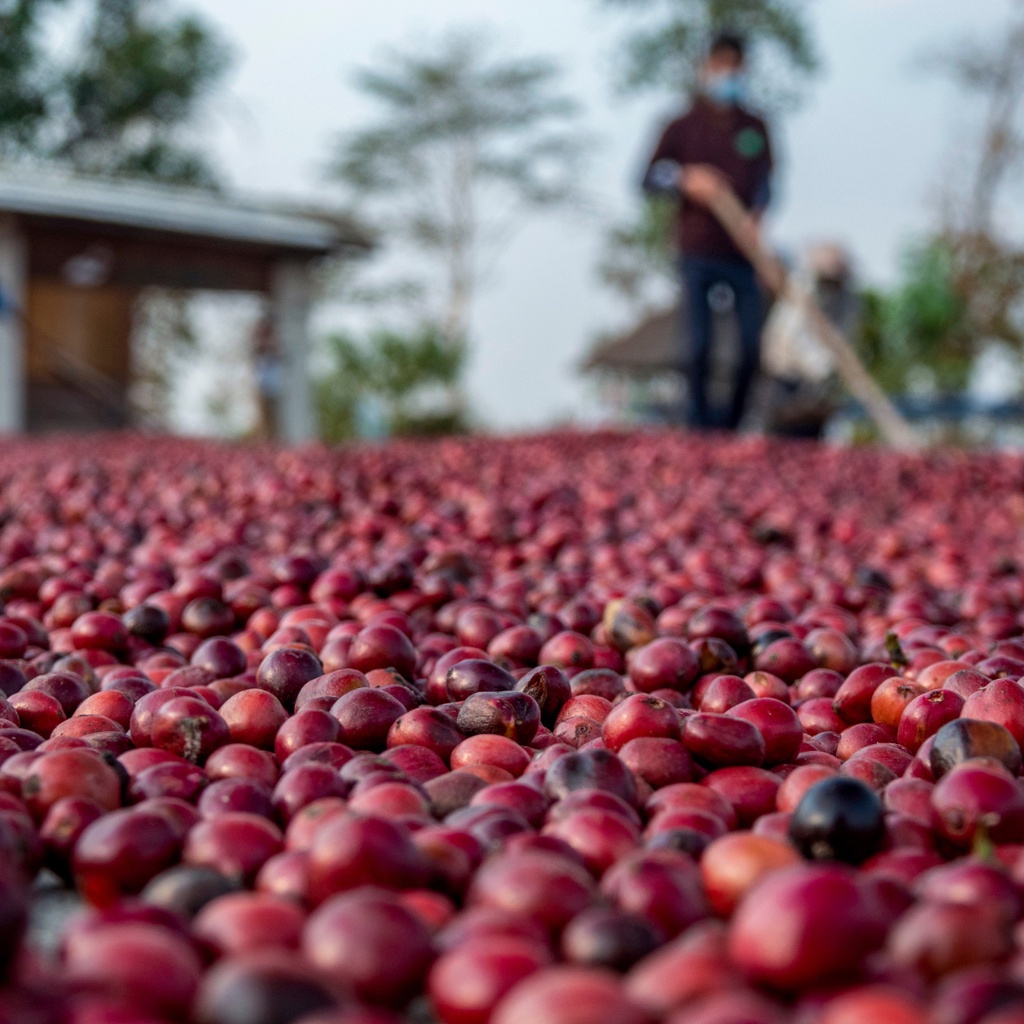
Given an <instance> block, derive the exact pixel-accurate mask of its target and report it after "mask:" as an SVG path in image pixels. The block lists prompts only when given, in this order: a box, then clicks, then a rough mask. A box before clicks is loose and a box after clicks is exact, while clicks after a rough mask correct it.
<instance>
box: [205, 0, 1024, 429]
mask: <svg viewBox="0 0 1024 1024" xmlns="http://www.w3.org/2000/svg"><path fill="white" fill-rule="evenodd" d="M1010 3H1011V0H812V2H811V3H810V4H809V7H810V9H811V12H812V16H813V24H814V28H815V32H816V36H817V39H818V43H819V48H820V52H821V55H822V57H823V67H822V71H821V74H820V75H819V77H818V78H817V79H816V80H815V81H814V82H812V83H811V85H810V88H809V90H808V97H807V100H806V102H805V104H804V106H803V108H802V109H801V110H800V111H799V112H798V113H797V114H794V115H790V116H789V117H787V119H786V120H785V121H784V122H781V123H777V124H776V125H775V126H774V127H775V133H776V136H777V138H778V144H777V145H778V148H779V150H780V152H781V155H782V166H781V168H780V178H779V182H778V187H777V194H778V204H777V207H776V209H775V211H774V213H773V216H772V220H771V227H770V233H771V237H772V238H773V240H774V241H775V242H776V243H777V244H778V245H779V246H782V247H785V248H786V249H788V250H799V248H800V247H801V246H803V245H805V244H806V243H807V242H809V241H813V240H817V239H823V238H829V239H837V240H840V241H843V242H844V243H846V244H847V245H848V247H849V248H850V249H851V250H852V252H853V253H854V254H855V256H856V258H857V260H858V264H859V267H860V269H861V272H862V275H863V276H864V277H865V278H867V279H870V280H873V281H880V282H884V281H887V280H891V279H892V276H893V274H894V271H895V268H896V266H897V265H898V258H899V254H900V251H901V248H902V247H903V246H904V245H905V244H906V241H907V240H908V239H910V238H913V236H914V235H915V233H916V232H920V231H921V230H922V229H924V228H926V227H927V225H928V223H929V217H930V214H931V212H932V210H933V206H934V203H935V200H936V193H937V189H938V187H939V186H940V185H941V183H942V181H943V180H944V178H946V177H947V176H948V175H950V174H953V173H955V171H956V166H957V162H958V160H960V159H962V154H963V153H964V150H965V142H967V141H968V140H969V139H970V136H969V134H968V128H969V125H970V118H969V115H970V113H971V111H970V108H969V107H968V106H966V104H965V103H964V102H963V101H962V99H960V98H958V97H956V96H955V95H954V94H953V93H952V92H951V91H950V90H949V89H948V88H947V87H945V86H944V85H943V84H942V83H941V82H940V81H938V80H937V79H935V78H933V77H930V76H928V75H925V74H922V73H921V71H920V70H919V69H918V68H917V67H916V66H915V59H916V58H918V57H919V56H920V55H921V53H922V52H923V51H926V50H927V49H928V48H929V47H931V46H935V45H941V44H943V43H948V42H950V41H955V40H956V39H957V38H958V37H961V36H963V35H964V34H966V33H976V32H982V33H983V32H984V31H985V30H986V29H989V30H991V29H993V28H994V27H995V26H998V25H999V24H1000V23H1001V21H1002V19H1003V18H1004V17H1005V14H1006V12H1007V10H1008V9H1009V6H1010ZM190 6H192V7H193V8H198V9H200V10H201V11H203V12H204V13H205V14H206V16H207V17H208V18H209V19H210V20H211V21H212V22H213V23H214V24H216V25H217V26H219V28H220V29H221V30H222V32H223V34H224V35H225V36H226V37H227V38H228V39H229V40H231V41H232V44H233V46H234V48H235V53H236V65H235V68H234V70H233V72H232V74H231V76H230V78H229V80H228V83H227V89H226V92H225V95H223V96H222V98H221V99H220V100H218V101H217V103H216V105H215V108H214V110H213V111H212V113H211V131H212V132H213V135H214V138H215V143H216V151H217V153H218V156H219V159H220V162H221V164H222V166H223V167H224V169H225V171H226V172H227V174H228V176H229V178H230V180H231V181H232V182H233V184H234V185H235V186H236V187H238V188H240V189H243V190H246V191H256V192H268V193H276V194H288V195H298V196H303V197H310V196H312V197H315V198H320V199H324V198H327V197H328V196H329V190H325V186H324V181H323V178H324V164H325V161H326V158H327V154H328V151H329V147H330V143H331V140H332V139H333V138H334V137H336V136H337V134H338V133H339V132H340V131H342V130H344V129H346V128H350V127H352V126H355V125H358V124H359V123H360V121H361V119H363V118H364V117H365V116H366V114H367V109H366V107H365V106H364V105H363V104H362V103H361V101H360V99H359V97H358V96H357V95H356V94H355V93H354V91H353V89H352V87H351V75H352V71H353V70H354V69H355V68H356V67H358V66H360V65H365V64H367V63H368V62H370V61H372V59H373V57H374V56H375V55H377V54H378V53H379V52H380V50H381V49H382V48H385V47H387V46H389V45H397V46H400V47H412V46H415V45H416V43H417V42H421V41H422V40H423V39H424V38H429V37H431V36H435V37H436V36H437V35H438V34H439V33H440V32H441V31H442V30H444V29H446V28H448V27H451V26H458V25H465V26H487V27H491V28H493V29H494V30H495V32H496V34H497V37H498V38H499V39H500V40H502V41H504V42H505V43H507V45H508V48H509V50H510V51H511V52H517V53H530V54H533V53H543V54H547V55H550V56H553V57H556V58H558V59H560V60H561V61H562V62H563V64H564V65H565V67H566V70H567V72H568V76H569V77H568V83H567V84H568V85H569V87H570V88H571V89H572V91H574V92H575V93H576V94H577V95H578V96H579V98H580V99H581V100H582V102H583V103H584V106H585V108H586V112H587V117H588V121H589V126H590V127H591V129H592V130H593V131H594V132H595V134H596V136H597V138H598V145H597V147H596V149H595V152H594V154H593V159H592V163H591V176H590V180H589V188H590V191H591V193H592V194H593V196H594V197H595V205H596V209H597V211H598V213H599V216H594V217H591V218H579V217H575V218H569V217H559V218H548V219H545V220H542V221H535V222H533V223H531V224H529V225H528V226H527V227H526V228H525V229H524V230H523V231H522V233H521V234H520V235H519V236H518V237H517V239H516V240H515V242H514V243H513V244H512V246H511V247H510V249H509V250H508V252H507V254H506V256H505V258H504V259H503V260H502V263H501V265H500V267H499V268H498V273H497V275H496V277H495V279H494V281H493V282H492V283H491V285H490V286H489V288H488V289H487V291H486V292H485V293H484V294H482V295H481V296H480V299H479V302H478V303H477V307H476V309H475V310H474V318H473V342H474V354H473V359H472V364H471V369H470V391H471V399H472V401H473V403H474V405H475V407H476V409H477V410H478V412H479V414H480V416H481V418H482V419H483V421H484V422H485V423H487V424H488V425H491V426H494V427H499V428H516V427H532V426H537V425H541V424H544V423H548V422H552V421H553V420H556V419H562V418H566V417H568V416H579V415H580V414H581V413H582V414H585V412H586V410H587V408H588V404H589V403H588V401H587V391H586V387H585V385H584V384H582V383H581V381H580V379H579V377H578V376H577V374H576V372H575V365H576V364H577V363H578V362H579V360H580V359H581V358H582V356H583V354H584V353H585V352H586V350H587V348H588V346H589V345H590V344H591V343H592V341H593V339H594V337H595V336H596V335H597V334H600V333H602V332H605V331H607V330H608V329H609V328H612V327H615V326H617V325H621V324H622V316H623V310H622V309H621V307H619V306H618V305H617V304H616V303H615V302H614V301H613V300H612V299H611V298H610V297H608V296H607V295H605V294H603V293H602V291H601V289H600V285H599V283H598V282H597V280H596V277H595V273H594V265H595V262H596V258H597V254H598V251H599V248H600V239H601V230H602V223H607V222H608V220H611V219H614V218H615V217H616V215H621V214H622V213H624V212H626V211H628V210H629V209H630V204H631V203H632V202H633V200H634V189H635V187H636V178H637V173H638V169H639V166H640V164H641V163H642V162H643V160H644V159H645V158H646V155H647V150H648V147H649V146H650V145H651V142H652V139H653V136H654V135H655V134H656V132H657V130H658V129H659V127H660V126H661V125H662V124H663V123H664V121H665V120H666V118H667V117H668V116H669V115H670V114H671V113H672V112H673V111H672V105H671V103H667V102H666V101H665V99H664V97H661V98H659V97H656V96H655V97H652V96H647V97H641V98H638V99H634V100H630V101H629V102H625V101H623V100H622V99H621V98H617V97H616V96H615V94H614V91H613V89H612V86H611V80H612V77H613V66H614V65H613V55H614V42H615V39H616V38H617V35H616V29H617V27H619V26H620V25H621V19H616V21H614V22H613V20H612V19H610V18H609V17H608V15H607V14H606V13H605V12H602V11H601V10H600V9H599V4H598V3H597V2H596V0H516V2H515V3H507V2H498V0H430V2H429V3H426V2H423V0H359V2H356V0H288V2H287V3H284V2H282V0H191V2H190ZM335 316H336V313H335V312H334V311H331V310H329V309H328V310H325V311H324V312H323V314H322V316H321V318H320V319H321V322H322V324H323V325H326V324H329V322H330V321H331V320H332V319H333V318H334V317H335Z"/></svg>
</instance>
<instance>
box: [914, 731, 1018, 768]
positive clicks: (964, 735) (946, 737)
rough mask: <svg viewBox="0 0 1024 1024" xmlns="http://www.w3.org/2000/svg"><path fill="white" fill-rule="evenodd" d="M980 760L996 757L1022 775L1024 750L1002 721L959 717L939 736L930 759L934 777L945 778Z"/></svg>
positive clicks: (936, 735)
mask: <svg viewBox="0 0 1024 1024" xmlns="http://www.w3.org/2000/svg"><path fill="white" fill-rule="evenodd" d="M977 757H989V758H992V759H993V760H996V761H998V762H999V763H1000V764H1002V765H1003V766H1004V767H1005V768H1006V769H1007V771H1009V773H1010V774H1011V775H1019V774H1020V770H1021V753H1020V747H1019V746H1018V744H1017V741H1016V740H1015V739H1014V738H1013V734H1012V733H1011V732H1010V730H1009V729H1007V728H1006V726H1004V725H1000V724H999V723H998V722H984V721H981V720H980V719H977V718H956V719H954V720H953V721H952V722H947V723H946V724H945V725H944V726H943V727H942V728H941V729H940V730H939V731H938V732H937V733H936V734H935V739H934V740H933V741H932V749H931V760H930V763H931V769H932V774H933V775H934V776H935V778H936V779H941V778H942V776H943V775H945V774H946V772H948V771H949V770H950V769H952V768H955V767H956V766H957V765H958V764H963V762H964V761H970V760H971V759H972V758H977Z"/></svg>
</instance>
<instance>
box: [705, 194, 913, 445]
mask: <svg viewBox="0 0 1024 1024" xmlns="http://www.w3.org/2000/svg"><path fill="white" fill-rule="evenodd" d="M708 206H709V208H710V209H711V212H712V213H714V215H715V216H716V217H717V218H718V219H719V221H721V223H722V226H723V227H724V228H725V229H726V231H728V232H729V234H730V235H731V236H732V238H733V240H734V241H735V242H736V244H737V246H739V248H740V250H741V251H742V252H743V253H744V254H745V255H746V257H747V259H749V260H750V262H751V263H752V264H753V265H754V269H755V270H756V271H757V273H758V275H759V276H760V277H761V279H762V280H763V281H764V283H765V284H766V285H767V286H768V287H769V288H770V289H771V290H772V291H773V292H774V293H775V294H776V295H778V296H779V297H780V298H784V299H787V300H789V301H790V302H792V303H793V304H794V305H796V306H797V308H798V309H800V311H801V312H802V313H803V314H804V316H805V317H806V318H807V322H808V323H809V324H810V326H811V328H812V330H813V331H814V332H815V334H817V335H818V338H819V339H820V341H821V343H822V344H823V345H824V346H825V348H827V349H828V350H829V352H830V353H831V354H832V357H833V358H834V359H835V362H836V369H837V371H838V373H839V376H840V377H841V378H842V380H843V383H844V384H845V385H846V387H847V389H848V390H849V392H850V394H852V395H853V396H854V398H856V399H857V400H858V401H859V402H860V403H861V405H863V406H864V409H865V410H866V412H867V414H868V415H869V416H870V417H871V419H872V420H874V422H875V425H876V426H877V427H878V430H879V433H881V435H882V437H883V438H884V439H885V440H886V441H887V442H888V443H889V444H891V445H892V446H893V447H894V448H920V447H921V446H922V444H923V442H922V439H921V437H920V435H919V434H918V433H917V431H916V430H914V428H913V427H912V426H911V425H910V424H909V423H908V422H907V420H906V419H904V417H903V416H902V415H901V413H900V411H899V410H898V409H897V408H896V406H895V405H893V403H892V401H891V399H890V398H889V396H888V395H887V394H886V393H885V392H884V391H883V390H882V389H881V388H880V387H879V386H878V383H877V381H876V380H875V379H874V377H872V376H871V374H870V373H868V371H867V369H865V367H864V364H863V363H862V362H861V361H860V359H859V358H858V356H857V353H856V352H854V350H853V348H852V346H851V345H850V343H849V342H848V341H847V340H846V338H844V337H843V335H842V334H841V333H840V331H839V330H838V329H837V328H836V327H835V325H834V324H833V323H832V322H831V321H830V320H829V319H828V317H827V316H825V314H824V312H823V311H822V309H821V307H820V306H819V305H818V303H817V301H816V300H815V298H814V296H813V295H812V294H811V293H810V292H809V291H808V290H807V289H806V288H804V287H803V286H802V285H801V284H800V283H799V282H798V281H797V280H796V279H795V278H794V277H793V276H792V275H790V274H789V273H787V272H786V269H785V267H783V265H782V264H781V263H780V262H779V260H777V259H776V258H775V257H774V256H773V255H772V254H771V253H769V252H768V250H767V249H766V248H765V247H764V246H763V245H762V244H761V239H760V234H759V232H758V230H757V225H756V224H755V223H754V220H753V218H752V217H751V216H750V213H749V211H748V210H747V209H746V208H745V207H744V206H743V204H742V203H741V202H740V200H739V199H738V198H737V196H736V194H735V193H734V192H733V191H732V189H730V188H729V187H728V186H726V187H724V188H721V189H719V190H718V191H717V193H716V194H715V196H714V198H713V199H712V200H711V201H710V202H709V203H708Z"/></svg>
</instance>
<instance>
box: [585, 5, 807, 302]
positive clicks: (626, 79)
mask: <svg viewBox="0 0 1024 1024" xmlns="http://www.w3.org/2000/svg"><path fill="white" fill-rule="evenodd" d="M597 2H598V3H600V4H601V5H602V6H604V7H607V8H612V9H618V10H621V11H623V12H629V14H630V25H631V26H632V25H635V24H637V23H641V24H642V27H640V28H631V29H630V31H629V32H628V34H627V35H626V37H625V40H624V43H623V47H622V65H621V73H620V80H619V86H620V88H621V89H622V90H623V91H627V92H635V91H638V90H643V89H655V90H658V91H661V92H665V93H668V94H669V95H670V96H671V97H673V98H681V97H685V96H689V95H692V94H693V92H694V90H695V89H696V86H697V72H698V69H699V67H700V63H701V60H702V58H703V56H704V53H705V51H706V48H707V45H708V42H709V41H710V39H711V38H712V36H713V35H714V34H715V33H716V32H719V31H723V30H726V29H728V30H730V31H736V32H739V33H741V34H743V35H745V36H746V37H747V39H748V40H749V42H750V44H751V46H752V49H753V51H754V55H755V58H756V59H755V60H754V61H753V62H752V63H753V70H754V76H755V88H754V91H755V93H756V94H757V95H758V96H760V97H761V98H762V100H763V103H764V105H765V106H768V107H770V108H774V109H786V108H789V107H792V106H794V105H795V104H796V103H797V101H798V99H799V96H800V87H801V85H802V84H803V82H804V80H806V78H807V77H808V76H810V75H811V74H812V73H813V72H814V71H815V69H816V68H817V65H818V61H817V56H816V54H815V49H814V45H813V41H812V37H811V30H810V27H809V25H808V22H807V14H806V11H807V6H808V2H807V0H597ZM643 19H645V20H643ZM674 217H675V204H674V203H672V202H670V201H666V200H664V199H652V198H647V197H641V198H640V199H639V200H638V206H637V210H636V212H635V213H634V215H633V216H632V218H631V219H630V220H628V221H623V222H621V223H619V224H617V225H615V226H613V227H612V228H611V229H610V231H609V232H608V234H607V236H606V238H605V243H604V248H603V253H602V256H601V260H600V263H599V265H598V273H599V275H600V277H601V279H602V281H603V282H604V283H605V284H606V285H607V286H608V287H609V288H611V289H612V290H613V291H614V292H616V293H617V294H618V295H619V296H620V297H621V298H624V299H625V300H626V302H627V303H628V304H629V306H630V308H631V312H632V313H633V314H634V315H635V316H637V317H638V318H640V317H643V316H645V315H647V314H648V313H649V312H650V311H651V309H652V308H653V307H656V306H659V305H664V304H665V302H666V301H667V300H668V299H667V297H668V296H670V295H672V294H673V290H674V289H675V287H676V268H675V262H674V260H673V258H672V251H671V228H672V223H673V219H674Z"/></svg>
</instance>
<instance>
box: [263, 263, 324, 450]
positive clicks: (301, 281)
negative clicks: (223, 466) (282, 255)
mask: <svg viewBox="0 0 1024 1024" xmlns="http://www.w3.org/2000/svg"><path fill="white" fill-rule="evenodd" d="M270 298H271V303H272V309H273V313H272V316H273V320H274V334H275V337H276V341H277V347H278V355H279V358H280V368H281V388H280V393H279V395H278V399H277V417H276V420H277V433H278V436H279V438H280V439H281V440H283V441H289V442H291V443H292V444H296V443H300V442H302V441H310V440H312V439H313V438H314V437H315V436H316V418H315V416H314V410H313V399H312V391H311V388H310V383H309V317H310V307H311V304H312V282H311V280H310V271H309V267H308V265H307V264H305V263H300V262H297V261H287V262H281V263H279V264H278V265H277V266H276V267H275V268H274V271H273V274H272V278H271V283H270Z"/></svg>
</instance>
